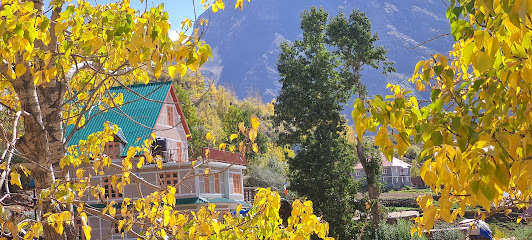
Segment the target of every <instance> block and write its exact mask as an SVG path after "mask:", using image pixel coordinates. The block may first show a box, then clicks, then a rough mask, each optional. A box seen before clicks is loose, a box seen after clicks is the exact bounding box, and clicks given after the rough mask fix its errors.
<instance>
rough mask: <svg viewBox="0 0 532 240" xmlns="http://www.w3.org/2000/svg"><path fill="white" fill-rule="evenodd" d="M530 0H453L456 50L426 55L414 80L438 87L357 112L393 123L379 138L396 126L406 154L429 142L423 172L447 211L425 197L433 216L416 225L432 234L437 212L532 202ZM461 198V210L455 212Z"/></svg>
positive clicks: (421, 86) (445, 215)
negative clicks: (420, 97)
mask: <svg viewBox="0 0 532 240" xmlns="http://www.w3.org/2000/svg"><path fill="white" fill-rule="evenodd" d="M522 2H525V1H516V2H515V3H514V2H512V3H504V4H502V2H500V1H494V2H490V1H452V5H451V6H450V7H449V9H448V11H447V17H448V18H449V20H450V23H451V31H452V34H453V36H454V37H455V39H456V40H457V42H456V43H455V44H454V48H453V50H452V51H450V52H449V54H448V55H442V54H436V55H433V56H432V57H431V58H429V59H428V60H426V61H420V62H419V63H418V64H417V65H416V67H415V72H414V75H413V77H412V79H411V81H412V82H413V83H415V84H416V87H417V89H418V90H420V91H423V90H426V89H429V90H430V92H431V93H430V102H429V103H418V102H419V101H417V100H416V99H414V98H410V99H409V100H408V101H406V99H405V97H404V96H403V95H402V94H399V95H398V94H397V91H399V93H400V91H401V89H399V90H398V89H397V88H395V87H392V91H393V92H394V96H393V97H391V98H392V99H393V101H387V102H384V105H382V103H381V100H380V99H378V98H377V99H374V100H371V101H369V104H367V105H366V106H369V107H368V109H366V110H364V109H363V110H360V109H355V110H354V111H353V114H355V111H356V113H357V115H358V113H365V112H369V113H371V115H369V114H368V115H363V116H359V117H358V118H362V119H365V120H367V121H371V120H372V119H373V118H376V119H384V120H386V121H379V124H382V125H383V126H381V127H380V128H379V133H378V134H377V136H378V137H376V139H375V143H376V144H377V143H380V144H382V142H383V141H384V140H383V137H386V138H387V136H384V135H383V134H382V133H380V131H384V130H381V129H382V128H384V127H385V128H387V129H389V130H392V131H394V132H397V133H396V134H394V135H393V137H394V138H395V140H397V145H395V146H394V147H396V148H397V149H398V152H399V153H400V152H402V149H403V148H404V144H406V143H407V141H405V140H409V139H413V140H414V141H415V142H418V143H422V144H423V152H422V153H421V156H420V157H421V158H426V159H427V161H426V162H425V163H424V164H423V166H422V168H421V171H420V172H421V176H422V178H423V180H424V181H425V183H426V184H428V185H429V186H431V187H432V189H433V191H434V192H436V193H439V194H441V195H442V198H440V202H439V206H438V207H436V206H434V205H433V204H432V202H431V201H428V200H427V201H425V198H424V199H423V200H422V201H421V202H419V203H420V206H421V207H422V208H423V210H424V216H423V217H421V218H418V219H417V220H416V222H417V223H418V226H417V227H418V228H417V229H415V230H414V231H419V232H421V231H423V230H429V229H430V228H431V227H432V226H433V220H432V219H433V218H441V219H444V220H446V221H453V220H454V219H456V217H457V216H458V215H463V214H464V210H465V208H466V207H467V206H472V207H481V208H482V210H483V211H479V216H478V217H484V216H486V215H487V214H491V213H493V212H496V211H502V210H503V209H505V208H506V207H516V208H518V209H522V208H526V207H528V205H529V204H527V203H529V199H530V196H531V195H532V189H531V188H530V186H531V184H532V178H530V173H531V172H532V162H531V161H530V156H532V150H531V149H532V148H531V147H532V144H531V142H532V141H531V139H532V134H531V132H530V123H531V119H532V112H531V111H530V109H532V105H531V104H532V101H531V95H530V91H529V90H530V89H531V88H532V83H531V81H530V77H529V76H530V73H531V69H532V60H531V59H530V54H529V51H528V49H529V48H530V47H531V44H530V42H531V41H530V36H531V35H532V33H531V30H530V29H529V28H528V27H527V25H529V24H530V21H529V20H528V18H529V17H528V15H527V12H529V11H530V7H531V6H530V5H526V4H524V5H522V4H520V3H522ZM398 100H401V101H402V102H403V103H404V104H405V105H404V106H403V105H402V104H399V103H400V102H398ZM418 104H419V105H418ZM387 120H389V121H387ZM355 127H356V125H355ZM401 139H402V140H403V141H401ZM453 204H459V206H460V208H459V209H455V210H452V211H451V206H452V205H453Z"/></svg>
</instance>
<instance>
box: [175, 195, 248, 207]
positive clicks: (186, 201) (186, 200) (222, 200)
mask: <svg viewBox="0 0 532 240" xmlns="http://www.w3.org/2000/svg"><path fill="white" fill-rule="evenodd" d="M202 203H236V204H240V205H242V206H243V207H249V204H247V203H246V202H244V201H236V200H233V199H229V198H206V197H194V198H178V199H176V204H178V205H185V204H202Z"/></svg>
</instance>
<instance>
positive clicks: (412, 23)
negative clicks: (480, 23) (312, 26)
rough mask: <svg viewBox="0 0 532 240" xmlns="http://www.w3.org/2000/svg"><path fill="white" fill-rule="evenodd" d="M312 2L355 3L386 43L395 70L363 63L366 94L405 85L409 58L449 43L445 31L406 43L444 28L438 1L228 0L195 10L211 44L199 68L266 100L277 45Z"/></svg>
mask: <svg viewBox="0 0 532 240" xmlns="http://www.w3.org/2000/svg"><path fill="white" fill-rule="evenodd" d="M313 5H314V6H322V7H323V8H325V9H327V10H329V11H330V14H331V15H336V14H337V13H338V12H340V11H342V12H344V13H349V12H350V11H351V10H352V9H360V10H362V11H364V12H366V14H367V15H368V17H369V18H370V19H371V21H372V24H373V31H375V32H377V33H378V34H379V37H380V40H379V42H378V43H379V44H380V45H384V46H385V48H387V49H388V57H389V58H390V59H391V60H392V61H394V62H395V66H396V68H397V73H393V74H390V75H388V76H382V75H381V71H375V70H368V69H366V70H365V73H364V75H363V82H364V83H365V84H366V85H367V86H368V89H369V91H370V94H381V95H384V94H388V90H386V89H385V86H386V83H388V82H392V83H394V84H401V85H402V86H408V87H410V88H411V87H412V86H411V85H410V84H409V83H408V78H409V77H410V75H411V74H412V72H413V69H414V66H415V64H416V63H417V62H418V61H419V60H421V59H424V58H427V57H429V56H430V54H434V53H438V52H446V51H448V50H450V48H451V46H452V45H451V44H452V38H451V37H441V38H438V39H436V40H434V41H430V42H428V43H426V44H424V45H423V46H420V47H418V48H415V49H412V47H414V46H417V45H419V44H420V43H422V42H424V41H426V40H429V39H431V38H434V37H436V36H438V35H442V34H445V33H449V32H450V29H449V25H448V23H447V20H446V19H445V10H446V6H445V5H444V4H443V3H442V2H441V1H435V0H387V1H382V0H379V1H359V0H356V1H354V0H352V1H347V0H290V1H283V0H260V1H258V0H254V1H251V2H247V1H246V4H245V6H244V11H241V10H239V9H237V10H235V9H233V8H232V6H233V5H232V3H231V1H229V2H228V3H227V6H228V7H226V9H225V12H224V13H222V14H213V13H212V12H210V11H207V12H205V13H204V14H202V15H201V18H206V19H209V27H208V29H207V30H206V32H205V35H204V36H203V40H205V41H206V42H207V43H209V44H210V46H211V47H212V49H213V59H212V60H211V61H209V62H207V63H206V64H205V65H204V67H203V69H202V73H203V74H204V75H205V76H206V77H208V78H211V79H213V80H215V81H216V82H217V83H218V84H220V85H223V86H226V87H229V88H231V89H233V90H234V91H235V92H236V93H237V95H238V96H239V98H245V97H246V96H248V94H250V93H251V92H254V93H259V94H260V95H261V96H262V98H263V100H264V101H270V100H271V99H272V98H274V97H275V96H276V95H277V92H278V90H279V89H280V84H279V82H278V80H279V74H278V72H277V67H276V62H277V57H278V55H279V52H280V47H279V45H280V43H281V42H283V41H294V40H296V39H299V38H300V36H301V29H300V28H299V20H300V18H299V14H300V13H301V12H302V11H303V10H304V9H308V8H309V7H310V6H313Z"/></svg>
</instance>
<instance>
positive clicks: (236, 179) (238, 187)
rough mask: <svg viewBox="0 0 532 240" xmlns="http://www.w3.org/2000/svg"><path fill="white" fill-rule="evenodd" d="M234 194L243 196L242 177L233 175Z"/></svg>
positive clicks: (236, 174) (237, 174)
mask: <svg viewBox="0 0 532 240" xmlns="http://www.w3.org/2000/svg"><path fill="white" fill-rule="evenodd" d="M232 177H233V194H242V175H240V174H239V173H233V176H232Z"/></svg>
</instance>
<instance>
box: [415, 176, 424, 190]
mask: <svg viewBox="0 0 532 240" xmlns="http://www.w3.org/2000/svg"><path fill="white" fill-rule="evenodd" d="M412 186H413V187H415V188H427V185H426V184H425V182H424V181H423V179H422V178H421V177H420V176H417V177H413V178H412Z"/></svg>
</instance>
